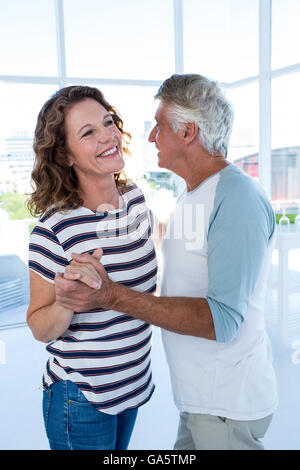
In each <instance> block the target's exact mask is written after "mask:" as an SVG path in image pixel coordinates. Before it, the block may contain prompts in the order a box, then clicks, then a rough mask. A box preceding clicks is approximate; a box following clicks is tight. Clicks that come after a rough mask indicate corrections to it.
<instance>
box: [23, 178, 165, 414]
mask: <svg viewBox="0 0 300 470" xmlns="http://www.w3.org/2000/svg"><path fill="white" fill-rule="evenodd" d="M122 197H123V200H124V205H123V207H122V208H121V209H117V210H113V211H109V212H99V213H98V212H97V213H95V212H93V211H91V210H90V209H87V208H85V207H80V208H78V209H75V210H70V211H68V212H65V213H62V212H57V211H56V210H55V209H53V210H52V211H51V212H50V213H49V214H48V215H44V216H42V217H41V218H40V220H39V221H38V223H37V225H36V226H35V228H34V230H33V232H32V234H31V238H30V247H29V268H30V269H31V270H33V271H35V272H36V273H38V274H39V275H40V276H42V277H43V278H44V279H45V280H47V281H49V282H52V283H53V282H54V277H55V274H56V273H57V272H64V270H65V267H66V266H67V265H68V264H69V262H70V261H71V259H72V258H71V254H72V253H92V252H93V251H94V250H95V249H97V248H102V249H103V256H102V258H101V263H102V264H103V265H104V267H105V269H106V271H107V273H108V275H109V277H110V278H111V279H112V280H113V281H115V282H118V283H120V284H123V285H125V286H128V287H130V288H132V289H135V290H137V291H140V292H149V293H154V291H155V288H156V277H157V262H156V255H155V250H154V245H153V242H152V240H151V238H150V235H151V225H150V217H149V211H148V209H147V206H146V203H145V198H144V196H143V194H142V192H141V190H140V189H139V188H138V187H137V186H136V185H130V186H129V187H127V190H126V191H124V192H123V193H122ZM151 331H152V330H151V326H150V325H148V324H147V323H145V322H143V321H140V320H137V319H135V318H132V317H131V316H129V315H125V314H123V313H121V312H116V311H113V310H107V309H103V308H100V307H99V308H96V309H93V310H89V311H85V312H80V313H76V312H74V316H73V319H72V321H71V324H70V326H69V328H68V329H67V330H66V331H65V332H64V334H63V335H62V336H61V337H59V338H57V339H56V340H55V341H54V342H52V343H50V344H48V345H47V348H46V349H47V351H48V352H49V353H50V354H51V355H50V358H49V360H48V362H47V365H46V369H45V372H44V376H43V385H44V387H47V386H50V385H51V383H53V382H55V381H57V380H71V381H73V382H75V383H76V384H77V385H78V386H79V387H80V389H81V391H82V392H83V394H84V395H85V396H86V398H87V399H88V400H89V401H90V402H91V403H93V404H94V405H95V406H96V408H98V409H99V410H101V411H103V412H105V413H108V414H116V413H120V412H121V411H124V410H125V409H128V408H135V407H138V406H140V405H142V404H143V403H145V402H146V401H148V400H149V398H150V397H151V395H152V393H153V390H154V385H153V383H152V375H151V361H150V351H151V334H152V333H151Z"/></svg>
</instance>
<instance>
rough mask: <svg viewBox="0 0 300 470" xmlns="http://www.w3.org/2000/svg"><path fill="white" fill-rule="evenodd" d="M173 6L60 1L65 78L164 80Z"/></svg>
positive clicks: (155, 0)
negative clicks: (62, 22) (63, 26)
mask: <svg viewBox="0 0 300 470" xmlns="http://www.w3.org/2000/svg"><path fill="white" fill-rule="evenodd" d="M172 6H173V5H172V0H164V1H163V2H162V1H161V0H151V2H145V1H140V0H130V1H124V0H114V1H113V2H112V3H110V4H109V3H108V2H107V1H103V0H85V1H84V2H82V1H81V0H65V1H64V12H65V16H64V18H65V31H66V64H67V74H68V76H71V77H72V76H73V77H96V78H99V77H102V78H110V79H111V78H125V79H144V80H145V79H164V78H165V77H167V76H169V75H170V74H171V73H172V72H173V70H174V47H173V19H172Z"/></svg>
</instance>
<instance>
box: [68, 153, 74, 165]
mask: <svg viewBox="0 0 300 470" xmlns="http://www.w3.org/2000/svg"><path fill="white" fill-rule="evenodd" d="M66 158H67V163H68V165H69V166H70V167H71V166H73V165H74V163H75V162H74V159H73V157H72V155H70V154H69V153H68V154H67V156H66Z"/></svg>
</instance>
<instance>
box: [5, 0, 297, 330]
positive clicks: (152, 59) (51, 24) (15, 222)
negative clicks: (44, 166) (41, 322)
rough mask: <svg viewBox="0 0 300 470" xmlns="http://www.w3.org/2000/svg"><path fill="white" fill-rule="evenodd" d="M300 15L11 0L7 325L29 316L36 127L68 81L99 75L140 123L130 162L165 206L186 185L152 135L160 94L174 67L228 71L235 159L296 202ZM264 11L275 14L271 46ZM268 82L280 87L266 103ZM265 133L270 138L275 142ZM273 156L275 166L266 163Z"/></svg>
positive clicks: (187, 4)
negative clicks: (164, 165)
mask: <svg viewBox="0 0 300 470" xmlns="http://www.w3.org/2000/svg"><path fill="white" fill-rule="evenodd" d="M299 20H300V3H299V0H210V1H209V2H208V1H207V0H164V1H161V0H152V1H151V2H148V1H141V0H127V1H125V0H115V1H114V2H107V1H104V0H86V1H85V2H82V1H79V0H43V2H40V1H38V0H26V2H24V1H23V0H14V1H11V2H7V1H6V0H0V40H1V44H2V45H5V47H1V50H0V102H1V109H0V233H1V235H0V236H1V237H2V238H1V243H0V262H1V268H0V299H2V300H1V301H0V326H1V324H2V325H3V324H6V323H7V321H10V322H14V321H15V322H18V321H24V309H23V312H21V313H20V314H19V316H18V314H17V312H18V309H17V308H14V309H13V310H12V309H10V310H8V312H9V313H6V310H5V308H4V302H3V299H4V297H3V292H6V291H7V288H8V287H7V286H8V285H7V284H5V285H6V287H5V286H4V284H3V283H4V282H5V283H7V282H9V283H10V282H11V281H13V282H12V283H11V284H10V289H11V290H10V292H11V293H12V295H11V299H13V293H14V292H16V291H20V289H19V288H18V287H17V286H16V284H14V282H15V281H16V280H17V282H19V283H20V282H21V284H22V283H23V284H22V286H25V285H26V279H25V277H24V269H23V267H24V265H25V263H26V256H27V255H26V252H27V239H26V237H27V238H28V233H29V232H28V225H30V224H31V223H32V222H33V221H32V220H29V219H28V213H26V211H25V208H24V199H25V198H26V193H27V192H28V190H29V176H30V171H31V168H32V163H33V158H34V157H33V152H32V136H33V131H34V127H35V122H36V118H37V113H38V111H39V109H40V107H41V106H42V104H43V103H44V102H45V101H46V99H47V98H48V97H49V96H50V95H51V94H52V93H53V92H55V90H57V89H58V88H60V87H63V86H67V85H68V84H87V85H92V86H96V87H99V88H100V89H101V91H103V92H104V94H105V95H106V97H107V99H108V101H109V102H111V103H112V104H113V105H115V106H116V107H117V108H118V109H119V111H120V113H121V116H122V117H123V120H124V127H125V129H126V130H128V131H129V132H130V133H131V134H132V145H131V151H132V157H130V158H128V161H127V165H126V172H127V174H128V176H131V177H132V178H134V179H136V180H137V181H138V182H139V184H140V185H141V186H142V187H143V189H144V191H145V193H146V197H147V198H148V200H149V201H150V202H151V203H152V204H154V205H155V204H157V207H159V208H160V210H161V211H163V204H162V201H165V205H166V206H168V207H171V205H172V203H173V202H174V200H175V198H176V197H177V195H178V193H179V191H181V190H182V188H183V186H184V185H183V184H182V181H181V179H180V178H177V177H175V176H174V175H173V174H172V173H170V172H168V171H167V170H163V169H161V168H159V167H158V166H157V156H156V150H155V148H154V146H153V145H151V144H150V143H148V141H147V140H148V135H149V132H150V130H151V128H152V126H153V124H154V114H155V109H156V106H157V103H155V101H154V99H153V96H154V94H155V93H156V91H157V89H158V87H159V85H160V84H161V82H162V81H163V80H164V79H166V78H167V77H169V76H170V75H171V74H173V73H200V74H203V75H206V76H210V77H212V78H214V79H216V80H217V81H219V82H221V83H222V85H223V86H224V89H225V91H226V94H227V96H228V98H229V100H230V101H231V102H232V104H233V106H234V110H235V120H234V127H233V132H232V138H231V142H230V148H229V153H228V159H229V160H230V161H232V162H234V163H235V164H237V165H238V166H240V167H241V168H242V169H243V170H244V171H246V172H247V173H248V174H249V175H251V176H252V177H255V178H259V179H260V182H261V183H262V185H263V186H265V187H266V188H268V181H267V180H268V177H269V176H270V178H271V191H270V196H271V198H272V199H273V202H274V204H275V206H276V204H277V203H278V200H279V201H280V204H282V201H283V202H284V203H285V204H292V205H294V206H293V207H295V205H296V204H297V203H298V201H299V200H300V188H299V181H300V151H299V148H300V142H299V129H298V127H299V125H298V124H299V121H300V120H299V118H300V116H299V109H300V94H299V91H298V88H299V86H298V83H299V79H300V49H299V47H298V44H299V40H300V36H299V35H300V33H299V27H298V25H299ZM264 23H265V25H267V26H269V25H271V30H270V34H268V39H269V40H270V41H271V46H272V47H271V48H270V50H269V49H268V50H267V51H264V45H265V39H266V38H265V37H263V34H262V31H264V30H263V27H262V25H263V24H264ZM262 51H264V52H266V53H265V54H262ZM262 83H263V84H264V86H265V89H266V90H267V91H268V92H269V93H270V92H271V90H272V95H271V96H272V99H271V101H272V103H271V104H272V106H270V103H269V104H267V106H266V108H265V109H266V112H265V115H262V114H261V110H262V109H263V105H264V106H265V103H263V99H264V96H262V93H260V91H261V90H262ZM271 122H272V138H270V139H268V138H267V137H268V136H266V135H264V134H263V132H262V129H263V128H264V126H263V125H262V124H267V126H268V125H269V127H271ZM267 126H266V127H267ZM262 142H267V144H266V146H265V152H264V153H263V154H262V153H261V144H262ZM268 146H269V148H268ZM258 155H260V158H258ZM265 161H266V162H269V163H270V164H269V168H270V172H269V173H270V175H268V174H267V175H266V172H265V171H260V170H261V169H262V167H261V166H260V165H261V163H262V162H263V163H264V162H265ZM267 168H268V165H267ZM291 201H292V202H291ZM277 205H278V204H277ZM291 207H292V206H291ZM295 210H296V209H295ZM25 226H26V227H25ZM8 227H11V230H10V229H9V230H10V231H9V230H8ZM4 228H5V230H4ZM17 234H18V235H17ZM22 234H23V235H22ZM4 237H5V240H4ZM16 237H19V238H16ZM10 255H12V256H16V257H17V258H18V259H17V261H16V258H15V262H13V261H12V259H10V258H8V256H10ZM20 263H21V264H20ZM22 263H23V264H22ZM13 266H14V267H13ZM9 267H11V268H13V269H12V271H11V272H12V273H11V275H10V274H9V270H8V268H9ZM18 272H19V275H18V274H17V273H18ZM7 278H8V279H7ZM11 278H13V279H11ZM24 289H25V288H24ZM25 291H26V289H25ZM25 291H24V292H25ZM25 293H26V292H25ZM26 295H27V296H28V291H27V294H26ZM24 299H25V302H26V296H25V297H24V298H23V301H24ZM6 301H9V299H7V298H6ZM15 301H16V302H20V299H17V297H15ZM1 302H2V303H1ZM7 305H8V304H7ZM8 306H9V305H8ZM10 306H11V304H10ZM1 309H2V310H1ZM6 309H7V307H6ZM12 311H13V312H14V314H15V319H13V316H12V313H11V312H12ZM8 318H9V320H7V319H8Z"/></svg>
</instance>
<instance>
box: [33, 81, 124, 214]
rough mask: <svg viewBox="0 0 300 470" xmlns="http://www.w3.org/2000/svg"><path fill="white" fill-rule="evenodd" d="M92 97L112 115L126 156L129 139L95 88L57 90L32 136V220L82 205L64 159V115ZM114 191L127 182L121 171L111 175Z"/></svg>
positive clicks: (112, 110) (78, 87)
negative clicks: (52, 212) (48, 212)
mask: <svg viewBox="0 0 300 470" xmlns="http://www.w3.org/2000/svg"><path fill="white" fill-rule="evenodd" d="M87 98H92V99H94V100H96V101H97V102H98V103H100V104H101V105H102V106H103V107H104V108H105V109H106V110H107V111H108V112H109V113H110V114H111V116H112V119H113V121H114V123H115V125H116V126H117V128H118V129H119V131H120V132H121V133H122V138H123V139H122V140H123V151H124V153H126V154H129V153H130V152H129V149H128V145H129V143H130V139H131V136H130V134H129V133H127V132H125V131H124V130H123V121H122V119H121V117H120V116H119V115H118V113H117V111H116V109H115V108H114V107H113V106H111V105H110V104H109V103H108V102H107V101H106V100H105V98H104V96H103V94H102V93H101V91H100V90H98V89H97V88H92V87H88V86H69V87H66V88H62V89H60V90H59V91H57V92H56V93H55V94H54V95H53V96H52V97H51V98H50V99H49V100H48V101H47V102H46V103H45V104H44V106H43V107H42V109H41V111H40V113H39V115H38V118H37V125H36V129H35V134H34V142H33V149H34V152H35V155H36V159H35V163H34V167H33V170H32V173H31V178H32V182H33V184H34V191H33V193H32V194H31V197H30V199H29V201H28V203H27V206H28V209H29V211H30V213H31V214H32V215H33V216H34V217H36V216H40V215H41V214H43V213H44V212H47V210H49V209H50V207H53V206H54V207H55V208H56V209H57V210H58V211H62V210H68V209H76V208H78V207H80V206H82V205H83V200H82V199H81V198H80V196H79V184H78V180H77V176H76V174H75V172H74V169H73V168H72V167H70V166H69V164H68V161H67V158H66V136H65V126H64V121H65V112H66V110H67V109H70V108H71V106H73V105H74V104H75V103H78V102H80V101H83V100H85V99H87ZM114 177H115V181H116V184H117V187H118V189H120V190H124V189H125V188H126V186H127V182H128V179H127V177H126V175H125V174H124V172H123V171H121V172H119V173H116V174H115V175H114Z"/></svg>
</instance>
